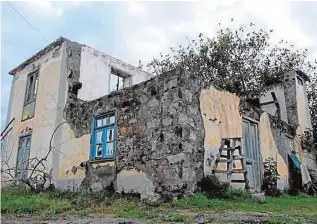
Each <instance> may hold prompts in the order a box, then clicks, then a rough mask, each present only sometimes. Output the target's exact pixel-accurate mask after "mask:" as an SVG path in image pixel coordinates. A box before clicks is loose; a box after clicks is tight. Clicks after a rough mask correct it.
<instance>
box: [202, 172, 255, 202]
mask: <svg viewBox="0 0 317 224" xmlns="http://www.w3.org/2000/svg"><path fill="white" fill-rule="evenodd" d="M200 187H201V192H202V193H203V194H204V195H206V196H207V197H209V198H217V199H233V200H235V199H248V198H251V193H250V191H248V190H243V189H235V188H230V187H229V185H228V184H224V183H221V182H220V181H219V179H218V178H217V177H216V176H215V175H212V176H210V177H206V178H204V180H203V181H202V182H201V183H200Z"/></svg>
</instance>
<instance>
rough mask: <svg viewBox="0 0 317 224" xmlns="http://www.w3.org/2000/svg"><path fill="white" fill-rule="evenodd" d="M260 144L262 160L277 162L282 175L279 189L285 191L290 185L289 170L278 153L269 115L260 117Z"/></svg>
mask: <svg viewBox="0 0 317 224" xmlns="http://www.w3.org/2000/svg"><path fill="white" fill-rule="evenodd" d="M259 130H260V144H261V154H262V160H263V161H265V160H266V159H268V158H270V157H271V158H273V159H274V160H275V161H277V169H278V173H279V174H280V180H279V181H278V187H279V188H280V189H282V190H283V189H284V188H285V186H286V185H287V183H288V168H287V165H286V163H285V161H284V160H283V158H282V156H281V155H280V154H279V153H278V151H277V146H276V143H275V140H274V137H273V133H272V131H271V124H270V120H269V116H268V114H267V113H263V114H262V115H261V117H260V128H259Z"/></svg>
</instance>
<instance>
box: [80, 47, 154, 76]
mask: <svg viewBox="0 0 317 224" xmlns="http://www.w3.org/2000/svg"><path fill="white" fill-rule="evenodd" d="M81 46H82V47H88V48H91V49H93V50H94V51H97V52H98V53H101V54H103V55H104V56H105V57H107V58H108V59H109V60H110V61H113V60H117V61H120V62H121V63H123V64H125V65H126V66H129V67H130V68H132V69H134V70H137V71H139V72H143V73H145V74H146V75H147V76H148V79H151V78H152V77H153V75H152V74H151V73H149V72H147V71H144V70H143V69H141V68H139V67H138V66H134V65H132V64H131V63H128V62H125V61H123V60H121V59H119V58H117V57H114V56H112V55H110V54H107V53H104V52H102V51H101V50H99V49H96V48H94V47H92V46H89V45H87V44H81ZM115 70H116V68H115ZM118 70H120V69H118Z"/></svg>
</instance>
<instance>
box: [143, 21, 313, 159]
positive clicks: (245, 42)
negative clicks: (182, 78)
mask: <svg viewBox="0 0 317 224" xmlns="http://www.w3.org/2000/svg"><path fill="white" fill-rule="evenodd" d="M232 21H233V20H232ZM219 25H220V24H219ZM255 27H256V26H255V24H253V23H250V24H249V25H248V26H242V27H240V28H238V29H231V28H221V27H220V26H219V28H218V30H217V33H216V35H215V36H214V37H211V38H209V37H205V36H204V35H203V34H199V36H198V37H197V39H195V40H189V41H188V44H187V45H183V46H182V45H179V47H178V48H170V51H169V52H164V53H161V54H160V57H158V58H154V59H153V60H152V61H151V62H150V63H149V64H148V65H147V68H148V70H149V71H150V72H151V73H153V74H154V75H159V74H161V73H164V72H167V71H170V70H172V69H175V68H178V67H181V68H184V69H186V70H187V71H189V72H190V74H192V75H195V76H197V77H199V78H200V79H201V80H202V82H203V83H213V85H216V86H218V87H220V88H222V89H224V90H227V91H229V92H231V93H235V94H237V95H238V96H241V97H246V98H253V97H256V96H259V95H260V94H261V93H263V92H265V91H266V90H269V89H270V88H271V87H272V84H276V85H277V84H281V83H283V81H284V80H283V77H284V73H285V72H287V71H291V70H300V71H302V72H304V73H305V74H307V75H308V76H309V77H310V79H311V82H310V84H308V99H309V107H310V112H311V117H312V124H313V135H314V137H315V138H314V139H315V146H314V149H315V150H314V152H316V153H317V144H316V142H317V90H316V86H317V70H316V68H317V66H316V65H317V60H316V59H314V60H309V58H308V50H307V49H299V48H297V47H296V46H294V45H292V44H290V43H288V42H287V41H284V40H280V41H279V42H278V43H277V44H272V43H273V42H272V41H271V39H270V36H271V33H273V30H264V29H256V28H255ZM140 67H143V66H142V63H141V64H140ZM309 131H311V130H309ZM314 159H316V158H314Z"/></svg>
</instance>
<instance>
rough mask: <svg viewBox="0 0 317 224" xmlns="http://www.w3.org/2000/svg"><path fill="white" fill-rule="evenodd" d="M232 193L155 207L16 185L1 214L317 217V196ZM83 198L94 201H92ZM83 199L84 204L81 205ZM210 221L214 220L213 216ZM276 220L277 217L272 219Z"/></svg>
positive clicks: (6, 191) (181, 219) (8, 192)
mask: <svg viewBox="0 0 317 224" xmlns="http://www.w3.org/2000/svg"><path fill="white" fill-rule="evenodd" d="M228 194H229V199H210V198H208V197H207V196H206V195H204V194H197V195H194V196H192V197H184V198H182V199H179V200H174V201H172V202H171V203H161V204H157V205H155V206H151V205H148V204H144V203H141V202H140V201H138V200H135V199H134V200H133V199H126V198H122V197H114V196H112V197H104V200H103V201H100V200H96V196H95V195H94V194H88V193H79V192H77V193H72V192H67V191H66V192H63V191H55V192H44V193H33V192H29V191H27V190H25V189H23V188H19V187H13V188H7V189H4V190H3V191H2V192H1V197H2V201H1V213H2V214H21V213H32V214H34V215H38V216H40V218H41V219H51V218H53V217H54V216H55V215H56V214H60V213H65V212H66V213H72V214H76V215H89V216H94V215H104V214H112V215H114V216H117V217H122V218H142V219H157V221H158V223H161V222H160V220H162V219H164V220H166V221H172V222H177V220H179V222H184V220H185V221H188V220H189V219H190V217H187V216H186V212H188V210H187V209H189V210H191V211H199V212H203V213H205V215H212V213H213V212H215V211H220V210H231V211H245V212H271V213H272V216H277V215H281V214H284V215H285V217H291V218H292V219H294V220H297V217H316V216H317V197H312V196H309V195H307V194H299V195H297V196H296V197H294V196H289V195H285V194H283V195H281V196H280V197H278V198H275V197H269V196H268V197H266V204H259V203H256V202H254V201H252V200H251V199H250V198H249V195H250V193H249V192H246V191H242V190H233V189H232V190H230V191H229V193H228ZM83 200H86V201H89V200H90V202H89V203H88V202H85V201H83ZM74 201H76V203H74ZM80 202H82V203H83V204H84V205H80ZM285 208H287V209H285ZM206 213H207V214H206ZM182 214H184V215H182ZM206 217H208V216H206ZM276 219H278V218H276ZM206 220H207V219H206ZM210 220H212V217H211V216H210ZM294 220H292V222H294ZM207 221H208V220H207ZM273 221H274V218H272V222H273ZM277 221H278V220H277ZM277 221H276V220H275V223H278V222H277ZM282 221H283V220H282ZM292 222H290V223H292ZM282 223H283V222H282ZM284 223H286V222H284Z"/></svg>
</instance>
